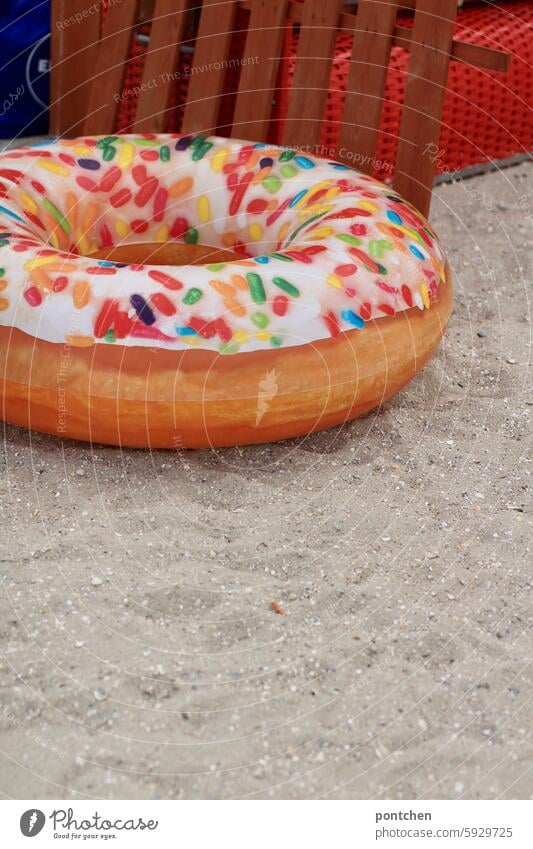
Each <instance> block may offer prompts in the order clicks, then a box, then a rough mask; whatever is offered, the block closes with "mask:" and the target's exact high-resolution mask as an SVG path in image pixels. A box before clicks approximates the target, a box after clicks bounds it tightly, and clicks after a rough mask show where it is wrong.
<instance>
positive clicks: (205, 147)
mask: <svg viewBox="0 0 533 849" xmlns="http://www.w3.org/2000/svg"><path fill="white" fill-rule="evenodd" d="M212 147H213V142H205V144H202V145H199V146H198V147H197V148H196V149H195V151H194V153H193V155H192V159H193V162H199V161H200V159H203V158H204V156H205V155H206V153H208V152H209V151H210V150H211V148H212Z"/></svg>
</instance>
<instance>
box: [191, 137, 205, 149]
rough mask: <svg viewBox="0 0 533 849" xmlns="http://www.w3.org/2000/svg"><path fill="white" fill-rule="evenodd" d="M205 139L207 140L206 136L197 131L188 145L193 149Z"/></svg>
mask: <svg viewBox="0 0 533 849" xmlns="http://www.w3.org/2000/svg"><path fill="white" fill-rule="evenodd" d="M205 141H207V136H203V135H202V134H201V133H199V134H198V135H197V136H194V138H193V139H191V143H190V145H189V147H191V148H192V149H193V150H195V149H196V148H197V147H199V146H201V145H202V144H203V143H204V142H205Z"/></svg>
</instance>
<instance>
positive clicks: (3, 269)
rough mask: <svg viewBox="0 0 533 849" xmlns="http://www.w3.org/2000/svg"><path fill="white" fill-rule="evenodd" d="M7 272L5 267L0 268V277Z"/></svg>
mask: <svg viewBox="0 0 533 849" xmlns="http://www.w3.org/2000/svg"><path fill="white" fill-rule="evenodd" d="M5 273H6V270H5V268H0V277H3V276H4V274H5Z"/></svg>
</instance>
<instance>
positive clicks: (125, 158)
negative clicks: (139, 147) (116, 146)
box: [118, 142, 135, 168]
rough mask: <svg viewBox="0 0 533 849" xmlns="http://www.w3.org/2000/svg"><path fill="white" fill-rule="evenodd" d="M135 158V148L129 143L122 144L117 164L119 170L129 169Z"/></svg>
mask: <svg viewBox="0 0 533 849" xmlns="http://www.w3.org/2000/svg"><path fill="white" fill-rule="evenodd" d="M134 156H135V148H134V147H133V145H132V144H130V143H129V142H124V144H123V145H122V148H121V150H120V153H119V155H118V164H119V167H120V168H129V167H130V165H131V163H132V162H133V157H134Z"/></svg>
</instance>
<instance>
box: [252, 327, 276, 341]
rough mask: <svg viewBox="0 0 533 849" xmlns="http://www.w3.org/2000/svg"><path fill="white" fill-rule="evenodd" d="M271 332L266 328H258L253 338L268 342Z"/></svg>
mask: <svg viewBox="0 0 533 849" xmlns="http://www.w3.org/2000/svg"><path fill="white" fill-rule="evenodd" d="M271 336H272V333H269V332H268V330H260V331H259V333H256V334H255V338H256V339H259V341H260V342H268V340H269V339H270V337H271Z"/></svg>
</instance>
